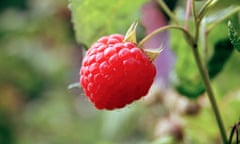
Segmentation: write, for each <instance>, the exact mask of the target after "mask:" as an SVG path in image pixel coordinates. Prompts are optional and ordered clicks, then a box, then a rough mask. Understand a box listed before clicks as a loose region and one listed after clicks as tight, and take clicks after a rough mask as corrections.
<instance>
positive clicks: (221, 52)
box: [207, 39, 233, 79]
mask: <svg viewBox="0 0 240 144" xmlns="http://www.w3.org/2000/svg"><path fill="white" fill-rule="evenodd" d="M232 52H233V46H232V44H231V42H230V40H229V39H223V40H219V41H218V42H217V43H216V44H215V45H214V53H213V55H212V57H211V58H210V60H209V61H208V64H207V67H208V73H209V76H210V78H211V79H212V78H214V77H215V76H217V74H218V73H219V72H221V71H222V69H223V67H224V65H225V63H226V62H227V61H228V59H229V58H230V56H231V55H232Z"/></svg>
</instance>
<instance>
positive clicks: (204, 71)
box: [191, 0, 228, 144]
mask: <svg viewBox="0 0 240 144" xmlns="http://www.w3.org/2000/svg"><path fill="white" fill-rule="evenodd" d="M191 2H192V4H191V6H192V12H193V16H194V22H195V35H194V42H195V44H196V45H192V46H191V47H192V50H193V55H194V58H195V61H196V64H197V67H198V70H199V72H200V75H201V77H202V81H203V83H204V85H205V87H206V92H207V95H208V98H209V101H210V103H211V106H212V109H213V112H214V114H215V119H216V121H217V124H218V128H219V131H220V134H221V138H222V141H223V143H224V144H228V141H227V136H226V133H225V128H224V125H223V121H222V118H221V115H220V112H219V110H218V105H217V103H216V100H215V95H214V93H213V90H212V87H211V82H210V79H209V75H208V72H207V68H206V66H204V65H203V62H202V60H201V57H200V54H199V51H198V45H197V43H198V39H199V30H200V24H201V21H202V18H203V16H204V15H205V13H206V12H202V13H201V12H200V14H199V15H197V13H196V8H195V0H192V1H191ZM214 2H215V0H210V1H208V2H207V3H206V5H205V6H204V7H203V9H202V11H207V8H209V7H210V6H209V5H211V4H214Z"/></svg>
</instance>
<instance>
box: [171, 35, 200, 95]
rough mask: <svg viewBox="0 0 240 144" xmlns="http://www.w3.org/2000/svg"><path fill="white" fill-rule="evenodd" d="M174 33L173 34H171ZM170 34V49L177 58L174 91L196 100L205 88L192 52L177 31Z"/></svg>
mask: <svg viewBox="0 0 240 144" xmlns="http://www.w3.org/2000/svg"><path fill="white" fill-rule="evenodd" d="M173 32H174V33H173ZM173 32H172V33H171V34H173V36H172V37H171V40H172V48H173V49H174V52H175V53H176V56H177V61H176V68H175V79H174V86H175V88H176V90H177V91H178V92H179V93H180V94H182V95H184V96H187V97H189V98H193V99H194V98H197V97H198V96H199V95H201V94H202V93H203V92H204V90H205V88H204V85H203V83H202V80H201V77H200V74H199V72H198V68H197V66H196V63H195V60H194V57H193V54H192V50H191V48H190V47H189V46H188V44H187V43H186V41H185V39H184V38H183V36H182V35H181V34H182V33H180V32H178V31H173Z"/></svg>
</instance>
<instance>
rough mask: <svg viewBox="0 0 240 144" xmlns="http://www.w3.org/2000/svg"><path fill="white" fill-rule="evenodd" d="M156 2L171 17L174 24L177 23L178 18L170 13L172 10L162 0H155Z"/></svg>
mask: <svg viewBox="0 0 240 144" xmlns="http://www.w3.org/2000/svg"><path fill="white" fill-rule="evenodd" d="M157 2H158V4H159V5H160V7H161V8H162V10H163V11H164V12H165V13H166V14H167V15H168V16H169V17H170V19H172V20H173V21H174V22H175V23H176V24H178V19H177V18H176V16H175V15H174V13H172V11H171V10H170V9H169V8H168V6H167V5H166V4H165V3H164V1H163V0H157Z"/></svg>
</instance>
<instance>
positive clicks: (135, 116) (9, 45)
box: [0, 0, 240, 144]
mask: <svg viewBox="0 0 240 144" xmlns="http://www.w3.org/2000/svg"><path fill="white" fill-rule="evenodd" d="M70 2H71V4H72V5H68V1H67V0H58V1H56V0H1V1H0V144H149V143H152V144H162V143H164V144H165V143H166V144H168V143H169V144H170V143H189V144H191V143H192V144H193V143H194V144H198V143H199V144H201V143H219V140H220V137H219V133H218V129H217V125H216V123H215V119H214V116H213V114H212V111H211V109H210V106H209V103H208V99H207V98H206V97H205V96H201V97H200V98H199V99H197V100H189V99H187V98H186V97H182V96H180V95H179V93H178V92H176V91H175V90H174V88H173V87H171V88H168V89H165V90H159V88H157V90H156V89H154V88H153V94H151V95H152V96H149V97H148V98H144V99H143V100H141V101H139V102H136V103H134V104H132V105H130V106H128V107H126V108H124V109H121V110H115V111H98V110H96V109H95V108H94V107H93V105H92V104H91V103H90V102H89V101H88V99H87V98H86V97H85V96H84V94H83V93H82V91H81V90H80V89H71V90H69V89H67V87H68V85H69V84H71V83H74V82H78V80H79V68H80V66H81V59H82V56H83V51H84V47H85V46H89V45H90V43H91V42H92V41H94V40H95V39H96V38H97V37H99V35H100V34H101V35H102V34H107V33H110V32H114V31H115V32H120V33H124V32H125V31H126V29H127V27H128V26H129V24H130V23H131V22H132V21H133V20H135V18H139V17H140V12H139V11H140V8H141V6H143V4H144V3H146V2H147V0H141V1H138V2H134V1H128V4H127V6H128V7H125V8H121V7H120V10H121V12H119V11H113V10H114V9H115V8H117V7H118V6H124V4H126V2H127V1H123V2H121V1H113V0H109V1H106V0H103V1H99V2H98V1H92V0H89V1H88V0H73V1H70ZM172 2H174V3H175V2H176V1H174V0H173V1H172ZM169 4H171V3H169ZM69 7H71V8H72V9H73V10H75V11H78V12H79V14H78V15H77V17H76V15H75V17H74V19H73V20H71V12H70V9H69ZM94 10H96V11H94ZM99 10H100V11H101V10H105V11H103V13H104V14H105V15H102V14H103V13H100V12H99ZM118 10H119V9H118ZM81 12H82V13H81ZM98 12H99V13H98ZM112 12H113V13H112ZM114 12H115V13H114ZM118 12H119V13H118ZM116 13H117V14H116ZM114 14H116V15H117V16H116V17H115V15H114ZM126 16H127V17H126ZM94 19H95V20H96V19H97V21H98V23H91V22H93V20H94ZM106 19H108V21H107V22H106ZM78 20H79V23H80V24H81V25H76V26H75V28H74V27H73V24H72V21H73V22H75V21H78ZM105 22H106V23H105ZM80 26H81V27H80ZM89 26H91V27H89ZM223 27H225V24H223V25H222V27H219V28H217V29H216V30H215V31H214V32H213V33H212V35H210V38H211V40H213V42H215V43H216V42H217V41H218V40H219V39H221V38H222V37H223V38H226V36H227V32H225V35H224V36H222V37H221V36H219V33H222V32H221V29H222V28H223ZM74 29H75V30H76V33H77V34H76V35H77V39H78V43H77V42H76V40H75V39H76V38H75V32H74ZM91 29H92V30H91ZM96 30H99V33H97V34H96ZM140 31H141V30H140ZM79 33H81V34H79ZM174 35H179V34H178V33H174ZM216 35H218V36H219V37H216ZM178 38H179V37H175V39H174V38H173V39H172V41H171V43H172V46H173V47H186V44H185V43H184V42H182V43H180V44H179V41H178ZM176 45H177V46H176ZM174 49H175V51H174V52H175V53H176V55H177V56H178V57H179V58H181V59H182V60H181V61H180V60H179V61H178V63H177V68H176V69H177V70H176V71H178V72H179V73H183V75H184V76H186V75H187V76H189V73H191V75H193V77H194V76H196V75H194V74H192V72H193V71H194V72H195V70H193V71H192V69H194V68H195V67H194V66H193V67H191V66H190V68H189V69H188V70H187V71H185V72H183V70H181V68H182V67H181V66H184V62H185V60H186V57H187V56H186V53H185V52H186V51H187V49H184V50H181V51H180V50H179V49H177V48H174ZM189 59H191V58H189ZM239 63H240V58H239V53H238V54H236V53H234V54H233V56H232V57H231V59H230V60H229V61H228V63H227V64H226V69H224V71H223V72H222V73H221V74H220V75H219V76H218V77H217V78H216V79H214V81H213V83H214V89H215V91H216V93H217V95H218V102H219V105H220V109H221V112H222V113H223V119H224V122H225V124H226V130H227V131H228V132H230V130H231V126H232V125H233V124H234V123H235V122H236V121H237V120H239V117H240V114H239V112H240V87H239V84H240V82H239V81H240V79H239V73H240V67H238V66H236V65H239ZM190 65H191V64H190ZM191 68H192V69H191ZM182 69H184V70H186V69H185V68H184V67H183V68H182ZM163 97H165V98H163Z"/></svg>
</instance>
